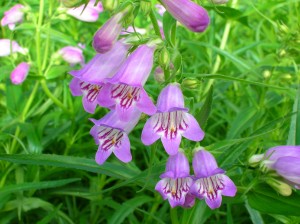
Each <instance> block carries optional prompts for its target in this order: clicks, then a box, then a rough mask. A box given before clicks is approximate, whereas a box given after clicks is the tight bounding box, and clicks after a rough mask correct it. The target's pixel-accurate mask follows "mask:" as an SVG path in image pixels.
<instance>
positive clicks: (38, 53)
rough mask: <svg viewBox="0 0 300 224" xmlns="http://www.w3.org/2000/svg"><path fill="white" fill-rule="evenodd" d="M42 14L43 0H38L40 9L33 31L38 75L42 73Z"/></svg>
mask: <svg viewBox="0 0 300 224" xmlns="http://www.w3.org/2000/svg"><path fill="white" fill-rule="evenodd" d="M43 16H44V0H40V9H39V15H38V22H37V26H36V33H35V45H36V60H37V66H38V73H39V75H40V76H41V75H42V58H41V27H42V23H43Z"/></svg>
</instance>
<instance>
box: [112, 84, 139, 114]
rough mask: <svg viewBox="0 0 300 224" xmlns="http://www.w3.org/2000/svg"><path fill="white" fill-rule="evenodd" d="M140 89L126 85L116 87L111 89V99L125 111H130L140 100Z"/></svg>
mask: <svg viewBox="0 0 300 224" xmlns="http://www.w3.org/2000/svg"><path fill="white" fill-rule="evenodd" d="M140 90H141V88H140V87H133V86H129V85H126V84H117V85H114V86H113V87H112V89H111V97H112V98H113V99H115V100H116V101H117V103H118V104H120V106H121V107H122V108H124V109H128V108H129V107H131V106H132V105H135V104H136V103H137V102H138V101H139V100H140Z"/></svg>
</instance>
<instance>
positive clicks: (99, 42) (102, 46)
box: [93, 12, 124, 54]
mask: <svg viewBox="0 0 300 224" xmlns="http://www.w3.org/2000/svg"><path fill="white" fill-rule="evenodd" d="M123 16H124V13H123V12H119V13H117V14H116V15H114V16H113V17H111V18H110V19H109V20H108V21H107V22H106V23H105V24H104V25H103V26H102V27H101V28H100V29H99V30H97V32H96V33H95V35H94V39H93V47H94V49H95V51H97V52H98V53H101V54H102V53H106V52H108V51H109V50H110V49H111V48H112V47H113V45H114V44H115V42H116V41H117V39H118V37H119V35H120V33H121V31H122V23H121V20H122V18H123Z"/></svg>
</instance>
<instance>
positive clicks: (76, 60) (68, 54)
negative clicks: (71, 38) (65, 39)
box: [58, 46, 84, 66]
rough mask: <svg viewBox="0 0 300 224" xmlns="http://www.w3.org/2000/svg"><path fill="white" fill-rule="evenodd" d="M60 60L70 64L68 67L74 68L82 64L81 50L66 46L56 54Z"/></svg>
mask: <svg viewBox="0 0 300 224" xmlns="http://www.w3.org/2000/svg"><path fill="white" fill-rule="evenodd" d="M58 53H59V54H60V55H61V56H62V58H63V59H64V60H65V61H66V62H68V63H69V64H70V66H74V65H75V64H83V63H84V57H83V53H82V50H81V49H80V48H78V47H72V46H67V47H63V48H62V49H60V50H59V52H58Z"/></svg>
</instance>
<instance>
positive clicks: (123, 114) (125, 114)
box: [116, 103, 135, 122]
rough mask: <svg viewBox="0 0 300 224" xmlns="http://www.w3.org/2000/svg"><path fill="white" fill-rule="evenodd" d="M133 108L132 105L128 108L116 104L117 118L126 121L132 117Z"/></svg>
mask: <svg viewBox="0 0 300 224" xmlns="http://www.w3.org/2000/svg"><path fill="white" fill-rule="evenodd" d="M134 110H135V106H134V105H132V106H130V107H128V108H126V109H125V108H123V107H122V106H121V105H120V104H119V103H118V104H116V112H117V114H118V116H119V119H120V120H121V121H124V122H128V121H130V120H131V119H132V115H133V111H134Z"/></svg>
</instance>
